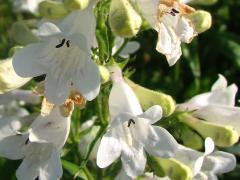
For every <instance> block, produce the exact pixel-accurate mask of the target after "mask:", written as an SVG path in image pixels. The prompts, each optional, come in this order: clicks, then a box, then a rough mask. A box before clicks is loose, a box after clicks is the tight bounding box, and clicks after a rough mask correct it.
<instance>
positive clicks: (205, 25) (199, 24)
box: [187, 10, 212, 33]
mask: <svg viewBox="0 0 240 180" xmlns="http://www.w3.org/2000/svg"><path fill="white" fill-rule="evenodd" d="M187 17H188V18H189V19H190V20H191V22H192V24H193V26H194V29H195V30H196V31H197V32H198V33H202V32H204V31H206V30H208V29H209V28H210V27H211V26H212V16H211V14H210V13H209V12H207V11H203V10H198V11H195V12H193V13H191V14H189V15H188V16H187Z"/></svg>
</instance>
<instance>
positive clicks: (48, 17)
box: [0, 0, 240, 180]
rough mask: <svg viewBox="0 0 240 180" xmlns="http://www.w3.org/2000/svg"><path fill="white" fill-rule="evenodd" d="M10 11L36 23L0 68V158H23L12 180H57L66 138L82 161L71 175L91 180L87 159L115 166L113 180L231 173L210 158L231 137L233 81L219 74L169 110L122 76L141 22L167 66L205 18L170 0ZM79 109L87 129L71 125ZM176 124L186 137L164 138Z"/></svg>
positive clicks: (220, 156) (34, 2) (23, 6)
mask: <svg viewBox="0 0 240 180" xmlns="http://www.w3.org/2000/svg"><path fill="white" fill-rule="evenodd" d="M187 2H188V1H187ZM18 3H20V5H19V4H18ZM13 5H14V7H17V9H16V8H15V11H20V10H23V11H28V12H32V13H35V14H38V12H39V13H40V15H41V16H43V17H44V19H43V20H41V21H40V22H39V23H38V27H37V28H36V29H31V30H30V29H28V31H27V30H26V29H27V28H26V29H25V30H26V31H24V32H29V33H31V36H33V37H34V38H33V39H34V41H33V42H31V43H28V44H27V45H26V46H25V47H21V48H19V49H17V50H15V52H14V55H13V57H11V58H9V59H8V60H5V61H2V62H1V63H0V69H3V70H4V73H3V74H2V72H0V85H1V87H0V92H1V93H2V94H1V95H0V120H1V121H0V155H1V156H3V157H6V158H8V159H11V160H19V159H22V163H21V164H20V166H19V168H18V169H17V172H16V177H17V178H18V179H19V180H36V179H37V180H57V179H60V178H61V177H62V175H63V169H62V164H61V155H63V156H64V155H66V154H67V153H68V152H65V151H64V153H63V148H64V145H65V143H66V142H67V141H68V139H70V140H69V141H71V143H73V142H76V141H77V143H79V145H76V144H75V147H77V149H74V148H73V149H74V150H75V151H79V152H76V153H79V154H80V155H79V156H77V159H80V161H81V164H78V165H79V167H78V166H77V172H76V171H74V172H76V173H75V176H78V175H79V174H80V171H81V170H82V169H84V170H85V171H84V172H85V173H86V172H87V173H86V174H87V175H88V176H89V172H88V169H86V168H87V164H88V162H89V161H94V163H95V164H96V165H97V166H98V167H99V168H107V167H109V166H112V167H114V166H115V165H116V162H119V163H120V164H121V166H122V168H118V169H117V170H116V172H117V173H116V177H115V178H116V179H122V180H123V179H124V180H126V179H135V178H138V177H141V178H142V179H151V178H152V179H163V180H164V179H165V180H169V179H172V180H179V179H184V180H190V179H194V180H203V179H204V180H205V179H206V180H211V179H217V175H220V174H223V173H226V172H229V171H232V170H233V169H234V168H235V166H236V159H235V156H234V155H232V154H230V153H227V152H223V151H218V147H229V146H232V145H234V144H235V143H237V141H238V138H239V133H240V122H239V117H240V108H239V107H235V96H236V92H237V86H236V85H235V84H233V85H230V86H227V80H226V79H225V77H224V76H222V75H219V79H218V80H217V82H216V83H215V84H214V85H213V87H212V89H211V92H207V93H203V94H200V95H197V96H195V97H193V98H192V99H190V100H189V101H187V102H185V103H182V104H177V105H176V104H175V101H174V100H173V98H172V97H171V96H169V95H167V94H164V93H162V92H157V91H153V90H150V89H147V88H144V87H142V86H140V85H138V84H135V83H133V82H132V81H131V80H130V79H128V78H129V76H130V75H131V73H132V71H128V70H126V71H124V69H126V68H125V67H126V64H127V63H128V62H129V59H131V56H130V54H132V53H134V52H135V51H137V50H138V49H139V44H138V43H136V42H134V41H130V42H128V40H129V39H124V38H126V37H127V38H131V37H134V36H135V35H136V34H137V33H138V32H139V31H140V29H141V25H142V23H143V22H144V21H146V22H147V23H148V28H152V29H154V30H155V31H156V32H157V34H158V41H157V45H156V50H157V51H158V52H159V53H161V54H163V55H165V57H166V59H167V62H168V64H169V65H170V66H172V65H174V64H175V63H176V62H177V61H178V59H179V58H180V57H181V55H182V50H181V43H182V42H185V43H190V42H191V41H192V39H193V38H194V37H196V36H197V35H198V33H201V32H203V31H205V30H207V29H208V28H209V27H210V26H211V16H210V15H209V14H208V13H207V12H203V11H199V10H195V9H194V8H192V7H190V6H189V5H187V4H185V3H183V2H182V1H178V0H160V1H159V0H111V1H110V0H99V1H96V0H85V1H84V0H72V1H69V0H64V1H44V0H31V1H17V0H15V1H13ZM104 13H105V14H104ZM141 15H142V16H141ZM196 17H197V18H196ZM203 22H204V23H203ZM9 63H10V64H9ZM6 69H7V70H6ZM35 77H38V78H35ZM11 78H14V81H10V80H9V79H11ZM34 78H35V79H34ZM38 79H41V80H43V81H39V80H38ZM29 81H31V82H35V83H34V85H33V86H34V89H35V90H34V93H32V92H31V91H27V90H17V89H16V88H19V87H21V86H23V85H25V84H26V83H27V82H29ZM2 84H3V85H2ZM40 96H42V103H40V99H41V98H40ZM89 101H93V102H89ZM29 103H32V104H34V105H37V106H38V105H39V104H41V108H40V109H39V112H40V113H37V114H35V113H34V112H35V111H34V110H32V109H30V110H29V111H27V107H28V106H27V105H28V104H29ZM91 105H96V107H94V108H92V106H91ZM175 107H176V109H175ZM84 108H85V109H91V113H89V114H91V115H95V116H93V118H92V119H91V120H87V121H86V120H85V119H84V120H82V119H81V122H84V121H86V122H85V123H84V124H81V125H80V126H79V127H78V126H76V124H78V123H76V124H75V122H71V121H76V119H77V121H79V119H78V118H80V117H77V118H76V114H77V113H76V112H80V110H79V109H84ZM31 113H32V114H31ZM83 114H84V113H83ZM81 117H82V116H81ZM86 119H87V118H86ZM176 124H181V125H182V126H181V127H185V129H180V128H179V129H178V130H179V131H180V132H181V133H182V134H183V133H184V136H181V137H177V136H176V134H174V133H172V129H171V128H172V127H175V125H176ZM75 126H76V127H75ZM70 127H71V128H72V129H71V128H70ZM70 132H73V134H74V133H76V132H77V133H76V134H74V135H75V136H71V133H70ZM68 136H71V138H68ZM79 139H80V142H79ZM186 139H187V140H186ZM191 139H194V140H193V141H195V140H196V141H195V142H193V143H192V144H191V143H189V142H191ZM71 143H70V144H71ZM196 143H199V144H197V145H195V144H196ZM203 144H204V148H205V152H202V151H201V150H202V149H203ZM215 145H216V148H215ZM78 148H79V149H78ZM70 149H71V148H70ZM69 151H71V150H69ZM83 154H84V155H83ZM68 163H69V162H68ZM72 166H73V165H71V167H72ZM68 167H69V166H68ZM118 167H119V166H118ZM66 169H67V168H66ZM120 169H121V170H120ZM147 171H150V172H147ZM71 172H73V171H71ZM90 179H91V178H90Z"/></svg>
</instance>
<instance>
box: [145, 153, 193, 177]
mask: <svg viewBox="0 0 240 180" xmlns="http://www.w3.org/2000/svg"><path fill="white" fill-rule="evenodd" d="M148 164H149V166H150V167H151V168H152V169H153V172H154V174H156V175H158V176H163V175H164V176H168V177H169V178H171V179H177V180H191V179H192V178H193V174H192V171H191V169H190V168H189V167H188V166H186V165H185V164H183V163H181V162H179V161H177V160H175V159H173V158H170V159H164V158H159V157H153V156H151V157H150V158H149V161H148ZM159 170H160V172H163V173H161V174H159Z"/></svg>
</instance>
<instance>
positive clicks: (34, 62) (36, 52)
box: [13, 43, 47, 77]
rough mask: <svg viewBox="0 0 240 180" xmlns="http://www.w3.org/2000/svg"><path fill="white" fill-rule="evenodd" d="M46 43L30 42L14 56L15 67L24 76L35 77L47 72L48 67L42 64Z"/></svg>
mask: <svg viewBox="0 0 240 180" xmlns="http://www.w3.org/2000/svg"><path fill="white" fill-rule="evenodd" d="M45 48H47V47H46V44H44V43H35V44H30V45H28V46H26V47H24V48H23V49H20V50H19V51H17V52H16V53H15V54H14V56H13V67H14V70H15V71H16V73H17V74H18V75H19V76H22V77H35V76H39V75H42V74H45V73H46V72H47V69H46V67H44V66H43V65H42V64H41V60H42V59H41V58H42V53H44V50H45Z"/></svg>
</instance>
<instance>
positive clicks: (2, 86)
mask: <svg viewBox="0 0 240 180" xmlns="http://www.w3.org/2000/svg"><path fill="white" fill-rule="evenodd" d="M30 79H31V78H22V77H20V76H18V75H17V74H16V73H15V71H14V69H13V66H12V59H6V60H1V61H0V94H3V93H5V92H8V91H11V90H13V89H17V88H19V87H21V86H23V85H24V84H26V83H27V82H28V81H29V80H30Z"/></svg>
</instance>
